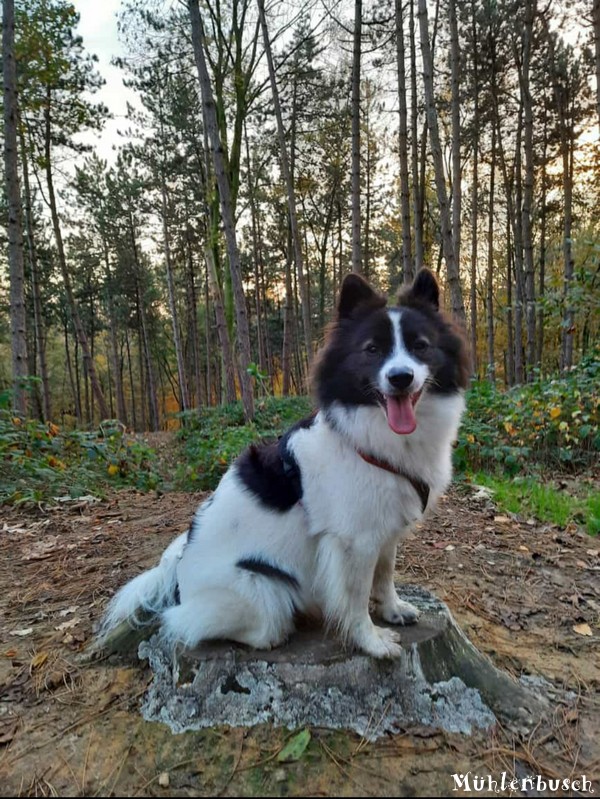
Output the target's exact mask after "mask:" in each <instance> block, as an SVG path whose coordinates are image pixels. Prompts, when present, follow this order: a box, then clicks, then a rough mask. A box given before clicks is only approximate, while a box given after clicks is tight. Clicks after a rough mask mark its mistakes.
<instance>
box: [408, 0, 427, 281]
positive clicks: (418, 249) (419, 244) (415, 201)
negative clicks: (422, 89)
mask: <svg viewBox="0 0 600 799" xmlns="http://www.w3.org/2000/svg"><path fill="white" fill-rule="evenodd" d="M409 28H410V105H411V108H410V135H411V148H410V152H411V171H412V206H413V229H414V233H415V260H414V272H415V274H416V273H417V272H418V271H419V269H421V267H422V266H423V265H424V264H423V261H424V254H423V214H422V212H421V208H422V203H421V190H420V186H421V182H420V173H419V134H418V117H419V95H418V93H417V53H416V44H415V36H416V30H415V0H410V19H409Z"/></svg>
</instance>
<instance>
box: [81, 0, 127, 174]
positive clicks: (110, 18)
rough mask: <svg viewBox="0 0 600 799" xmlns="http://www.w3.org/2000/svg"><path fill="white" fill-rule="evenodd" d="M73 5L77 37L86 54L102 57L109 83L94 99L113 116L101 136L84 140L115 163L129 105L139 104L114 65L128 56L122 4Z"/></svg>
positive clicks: (85, 1)
mask: <svg viewBox="0 0 600 799" xmlns="http://www.w3.org/2000/svg"><path fill="white" fill-rule="evenodd" d="M72 3H73V5H74V6H75V9H76V10H77V12H78V13H79V14H80V21H79V25H78V26H77V33H79V34H80V36H82V37H83V45H84V47H85V50H86V51H87V52H88V53H93V54H95V55H96V56H98V71H99V72H100V74H101V75H102V77H103V78H104V80H105V81H106V85H105V86H103V87H102V89H101V90H100V91H98V92H96V94H95V95H94V99H96V100H101V101H102V102H103V103H104V104H105V105H106V106H107V107H108V108H109V109H110V111H111V113H112V114H113V119H109V120H107V122H106V124H105V126H104V130H103V131H102V133H101V134H97V133H90V134H86V136H85V137H84V139H83V140H84V141H85V142H86V143H87V144H93V145H94V146H95V147H96V148H97V152H98V155H99V156H100V157H101V158H105V159H106V160H107V161H108V162H109V163H112V162H113V161H114V160H115V158H116V153H115V151H114V149H113V146H114V145H115V144H118V143H119V141H120V137H119V135H118V133H117V131H118V129H121V130H123V129H125V128H126V112H127V101H128V100H129V102H133V103H135V93H134V92H132V91H131V90H130V89H127V88H126V87H125V86H124V85H123V77H122V76H123V71H122V70H120V69H118V68H117V67H114V66H112V65H111V63H110V62H111V59H112V58H113V57H114V56H122V55H124V52H123V47H122V45H121V43H120V42H119V37H118V34H117V17H116V14H117V12H118V11H119V10H120V9H121V0H72Z"/></svg>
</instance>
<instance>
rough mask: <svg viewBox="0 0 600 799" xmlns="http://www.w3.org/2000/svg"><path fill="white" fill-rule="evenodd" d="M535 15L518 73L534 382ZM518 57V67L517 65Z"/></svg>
mask: <svg viewBox="0 0 600 799" xmlns="http://www.w3.org/2000/svg"><path fill="white" fill-rule="evenodd" d="M535 14H536V0H526V2H525V20H524V22H525V24H524V28H523V33H522V42H523V48H522V63H521V69H520V70H519V73H520V75H519V77H520V88H521V99H522V103H523V152H524V155H525V173H524V179H523V205H522V209H521V218H522V222H521V227H522V231H523V259H524V272H525V275H524V284H525V285H524V293H525V297H524V301H525V325H526V330H527V350H526V364H527V379H528V380H532V379H533V375H534V372H533V367H534V365H535V345H536V333H535V323H536V318H535V302H536V299H535V274H534V266H533V231H532V222H531V215H532V208H533V182H534V169H535V163H534V151H533V102H532V98H531V85H530V66H531V48H532V39H533V21H534V17H535ZM518 60H519V58H518V54H517V63H518Z"/></svg>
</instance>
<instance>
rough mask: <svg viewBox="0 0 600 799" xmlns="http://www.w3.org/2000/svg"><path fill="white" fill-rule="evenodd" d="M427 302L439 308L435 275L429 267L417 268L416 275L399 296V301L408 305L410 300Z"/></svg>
mask: <svg viewBox="0 0 600 799" xmlns="http://www.w3.org/2000/svg"><path fill="white" fill-rule="evenodd" d="M411 300H412V301H416V302H419V303H427V304H428V305H431V306H433V307H434V308H435V310H436V311H438V310H439V308H440V287H439V285H438V282H437V280H436V278H435V275H434V274H433V272H432V271H431V270H430V269H426V268H423V269H419V271H418V272H417V276H416V277H415V279H414V280H413V282H412V285H411V286H410V288H409V289H408V291H407V292H406V293H404V294H402V295H401V296H400V303H401V304H407V305H409V304H410V302H411Z"/></svg>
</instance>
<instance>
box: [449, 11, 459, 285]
mask: <svg viewBox="0 0 600 799" xmlns="http://www.w3.org/2000/svg"><path fill="white" fill-rule="evenodd" d="M448 16H449V23H450V24H449V27H450V72H451V97H452V99H451V108H452V113H451V118H452V241H453V244H454V260H455V262H456V268H457V270H459V271H460V241H461V224H460V223H461V213H462V185H461V177H462V167H461V160H460V79H461V64H460V44H459V40H458V20H457V17H456V0H448Z"/></svg>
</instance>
